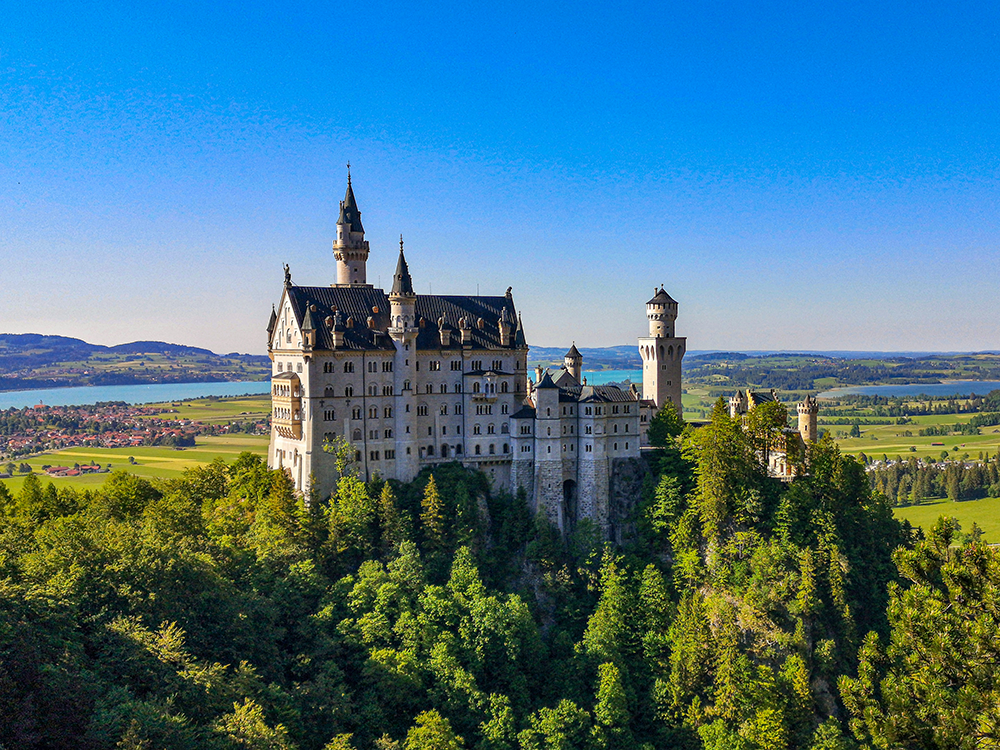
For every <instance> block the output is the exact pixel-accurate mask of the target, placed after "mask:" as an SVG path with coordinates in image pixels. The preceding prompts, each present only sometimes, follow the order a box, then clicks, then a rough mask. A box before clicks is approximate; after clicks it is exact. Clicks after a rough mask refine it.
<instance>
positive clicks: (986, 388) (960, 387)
mask: <svg viewBox="0 0 1000 750" xmlns="http://www.w3.org/2000/svg"><path fill="white" fill-rule="evenodd" d="M998 388H1000V381H997V380H949V381H946V382H944V383H911V384H907V385H852V386H849V387H847V388H834V389H833V390H832V391H823V392H822V393H820V394H819V396H818V398H837V396H847V395H854V394H859V395H864V396H919V395H921V394H926V395H928V396H956V395H958V396H968V395H970V394H973V393H974V394H976V395H977V396H985V395H986V394H987V393H989V392H990V391H995V390H997V389H998Z"/></svg>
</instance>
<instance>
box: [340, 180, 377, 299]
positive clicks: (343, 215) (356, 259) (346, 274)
mask: <svg viewBox="0 0 1000 750" xmlns="http://www.w3.org/2000/svg"><path fill="white" fill-rule="evenodd" d="M333 257H334V258H336V260H337V285H338V286H347V285H350V286H362V285H364V286H367V284H366V278H367V269H366V264H367V263H368V242H367V241H366V240H365V228H364V226H363V225H362V223H361V210H360V209H359V208H358V202H357V200H356V199H355V198H354V187H353V186H352V185H351V170H350V167H348V170H347V193H346V194H345V195H344V200H342V201H341V202H340V216H339V218H338V219H337V238H336V239H335V240H334V241H333Z"/></svg>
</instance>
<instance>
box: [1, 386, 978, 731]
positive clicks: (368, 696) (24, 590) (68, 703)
mask: <svg viewBox="0 0 1000 750" xmlns="http://www.w3.org/2000/svg"><path fill="white" fill-rule="evenodd" d="M773 429H775V425H772V424H770V423H769V422H768V421H767V420H759V421H758V422H756V423H753V424H749V425H741V424H740V423H738V422H737V421H735V420H732V419H730V418H729V416H728V414H727V412H726V410H725V408H724V407H723V405H722V404H721V403H720V404H719V405H717V407H716V409H715V412H714V414H713V418H712V420H711V422H710V424H708V425H707V426H705V427H702V428H700V429H697V430H693V429H691V428H690V427H687V428H684V426H683V425H682V424H681V423H680V422H679V420H677V419H676V415H670V414H667V415H665V416H664V417H663V418H661V420H660V422H658V423H657V425H656V429H654V432H653V434H654V436H655V437H656V440H657V442H658V443H659V444H660V449H659V450H658V451H656V453H655V455H654V456H653V457H651V459H650V465H651V472H650V475H649V477H648V479H647V483H646V487H645V488H644V491H643V497H642V498H641V499H640V500H639V502H637V504H636V512H635V518H634V519H633V521H634V528H635V529H636V532H635V535H634V537H633V538H632V539H631V541H630V542H629V543H628V544H626V545H625V546H622V547H613V546H611V545H607V544H605V543H604V542H603V541H602V534H601V530H600V529H597V528H595V527H594V526H592V525H589V524H587V523H586V522H582V523H580V524H579V525H578V526H577V528H575V529H574V530H573V531H572V533H570V534H568V535H567V536H566V537H562V536H560V534H559V533H558V532H557V531H556V530H555V529H554V528H553V527H551V526H550V525H549V524H548V523H547V522H546V521H545V520H544V519H543V518H540V517H539V518H533V517H532V516H531V514H530V512H529V509H528V505H527V503H526V501H525V498H524V496H523V495H519V494H518V495H510V494H508V493H503V492H494V491H492V490H491V488H490V486H489V484H488V483H487V481H486V479H485V477H483V475H481V474H477V473H474V472H470V471H468V470H466V469H463V468H462V467H461V466H459V465H457V464H448V465H442V466H438V467H435V469H434V471H433V474H431V473H430V472H425V473H422V474H421V475H420V476H419V477H418V478H417V479H416V480H415V481H414V482H412V483H409V484H405V485H403V484H398V483H394V482H371V483H367V484H366V483H365V482H363V481H362V480H361V479H359V478H358V477H357V476H355V475H354V474H353V473H352V470H351V466H350V464H349V462H348V461H347V460H346V456H347V454H346V453H343V452H341V453H339V454H338V461H339V462H340V468H341V470H342V478H341V480H340V482H339V483H338V486H337V490H336V492H335V494H334V495H333V496H332V497H330V498H320V497H310V498H302V497H298V496H297V495H296V494H295V493H294V492H293V488H292V485H291V482H290V480H289V479H288V477H287V476H286V475H285V474H284V473H283V472H281V471H270V470H268V469H267V467H266V466H265V465H264V464H263V462H262V461H261V460H260V459H259V458H257V457H254V456H251V455H249V454H245V455H243V456H241V457H240V458H239V459H238V460H236V461H234V462H233V463H231V464H228V465H227V464H225V463H223V462H221V461H219V462H216V463H215V464H212V465H211V466H208V467H206V468H201V469H194V470H191V471H189V472H188V473H187V474H186V475H185V476H184V477H183V478H181V479H178V480H171V481H164V482H160V483H151V482H149V481H146V480H144V479H140V478H138V477H135V476H133V475H130V474H127V473H118V474H115V475H113V476H112V477H111V478H110V479H109V480H108V482H107V483H106V484H105V485H104V486H103V487H102V488H101V489H100V490H97V491H85V492H78V491H74V490H71V489H59V490H57V489H56V488H55V487H54V486H53V485H51V484H47V485H43V484H42V483H41V482H40V481H39V480H38V478H37V477H35V476H30V477H28V478H27V479H26V481H25V483H24V486H23V488H22V490H21V491H20V492H19V493H18V494H17V495H16V496H10V495H9V494H8V493H7V491H6V490H5V489H3V487H2V486H0V512H2V521H0V590H2V593H0V745H2V746H3V747H5V748H49V747H68V746H72V747H79V748H116V747H119V748H219V749H220V750H221V749H224V748H302V749H306V748H317V749H318V748H326V749H327V750H332V749H334V748H340V749H342V750H344V749H347V748H354V749H355V750H362V749H367V748H377V749H379V750H390V749H391V748H401V749H404V750H420V749H422V748H428V749H429V748H435V749H440V748H468V749H473V748H475V749H476V750H536V749H537V750H542V749H548V748H553V749H554V748H560V749H562V748H565V749H570V748H581V749H586V750H597V749H599V748H622V749H624V750H628V749H630V748H634V749H636V750H639V749H640V748H674V747H675V748H691V749H692V750H693V749H695V748H704V749H705V750H728V749H729V748H744V749H745V750H758V749H759V750H765V749H768V750H770V749H771V748H802V749H803V750H805V749H810V750H820V749H828V750H834V749H837V748H841V749H846V748H854V747H857V746H858V743H861V746H864V747H868V746H870V747H895V746H911V747H942V748H943V747H958V746H959V745H949V744H946V743H947V742H950V741H952V740H953V739H954V738H956V737H958V736H960V735H961V732H963V731H965V730H969V729H970V728H972V729H975V731H976V732H978V734H977V735H976V736H977V737H992V736H993V735H992V734H991V732H992V731H993V730H992V727H993V726H996V724H995V723H994V724H992V725H988V726H987V725H986V724H976V722H977V721H980V720H982V721H986V720H987V719H988V718H989V717H990V716H991V714H990V712H991V711H993V712H995V711H996V709H995V708H994V706H995V705H996V701H995V700H993V699H992V698H989V697H988V696H991V695H996V694H997V693H996V692H995V690H996V685H995V684H994V681H993V677H992V670H991V669H989V668H988V665H989V664H990V661H989V660H990V659H991V658H993V656H994V651H992V650H985V651H984V650H983V649H982V648H981V647H980V646H981V644H980V640H981V638H982V636H983V634H984V633H985V632H986V630H985V629H984V628H986V626H987V625H988V624H989V623H990V622H994V621H993V620H989V619H988V618H989V617H993V616H994V615H995V613H994V611H993V609H992V604H991V603H992V602H993V601H994V600H995V599H996V596H995V593H994V592H993V589H991V588H990V587H991V586H992V585H993V583H994V582H995V580H996V578H997V572H996V571H997V562H996V560H995V559H994V556H993V554H992V552H991V551H990V550H989V549H988V548H986V547H985V546H983V545H981V544H980V543H979V542H978V541H977V540H975V539H970V540H968V541H967V542H966V544H965V546H963V547H961V548H958V550H957V551H955V549H953V548H949V546H948V545H949V543H950V542H951V541H952V537H951V536H950V535H949V534H950V532H949V531H948V528H950V527H947V526H945V527H943V530H941V531H940V532H939V533H936V534H935V535H934V536H933V538H932V539H931V540H929V541H927V542H924V541H921V540H919V539H918V538H917V536H916V534H914V532H912V531H911V530H910V529H909V528H908V527H905V526H903V525H900V524H899V523H898V522H897V521H895V520H894V519H893V517H892V514H891V509H890V504H889V502H888V501H887V500H886V499H885V498H884V497H883V496H882V495H880V494H877V493H873V492H872V490H871V485H870V482H869V481H868V478H867V477H866V475H865V472H864V468H863V466H862V465H861V464H859V463H858V462H856V461H855V460H854V459H852V458H850V457H845V456H842V455H840V454H839V452H838V451H837V449H836V447H835V446H834V445H833V443H832V442H831V441H829V440H824V441H821V442H820V443H819V444H816V445H814V446H812V447H811V448H810V450H809V452H808V454H807V455H805V456H803V457H801V459H800V460H801V461H802V462H803V466H804V468H805V471H804V473H803V475H802V476H801V477H800V478H798V479H796V480H795V481H793V482H791V483H787V484H783V483H780V482H777V481H776V480H773V479H771V478H769V477H768V476H767V474H766V472H765V470H764V468H763V466H762V465H761V461H760V446H761V445H764V444H766V441H767V440H768V439H769V438H768V431H769V430H773ZM894 554H895V560H894V559H893V555H894ZM966 574H967V575H966ZM987 594H989V596H987ZM973 600H974V601H975V602H980V601H981V602H984V603H983V604H978V603H973ZM951 601H954V602H961V606H955V607H953V608H951V609H950V610H949V611H947V612H946V611H944V610H943V609H942V607H944V606H945V604H946V603H947V602H951ZM925 611H926V612H928V613H930V615H933V617H936V618H937V619H928V620H927V623H928V624H929V625H933V626H941V627H946V626H947V627H948V631H947V632H948V634H949V640H948V641H947V643H943V642H939V641H935V642H934V644H928V643H923V642H922V641H921V639H922V638H925V637H927V633H929V632H931V631H928V630H926V628H925V627H924V626H923V625H922V617H923V613H924V612H925ZM990 632H992V631H990ZM977 639H979V640H977ZM883 644H888V646H884V645H883ZM913 648H921V649H922V651H921V661H920V662H919V663H917V662H914V660H913V659H912V658H911V657H910V649H913ZM859 653H860V661H859ZM956 656H963V657H964V656H969V658H970V659H971V661H969V663H968V665H967V666H966V665H965V664H964V663H963V664H957V663H956V662H955V660H954V659H955V657H956ZM920 670H923V671H924V672H927V671H928V670H929V672H928V674H930V675H931V677H932V678H933V679H930V678H928V680H925V681H924V682H921V683H920V687H907V686H906V685H905V684H904V683H905V682H906V680H907V679H908V677H909V676H910V675H912V674H915V673H916V672H917V671H920ZM966 685H969V686H972V688H970V689H974V691H976V693H975V695H974V696H967V695H965V693H963V692H962V691H963V690H965V686H966ZM991 690H992V691H994V692H986V693H980V692H979V691H991ZM984 696H985V697H984ZM907 701H918V702H920V703H921V705H922V706H925V708H922V709H921V711H919V712H916V713H914V715H913V716H909V717H907V718H906V719H905V720H903V719H898V718H896V712H898V711H899V710H900V707H901V706H903V705H906V702H907ZM956 707H958V708H956ZM953 709H954V710H953ZM959 709H960V710H959ZM887 717H888V718H887ZM945 725H947V727H946V728H944V729H942V728H941V727H945ZM963 741H964V740H963ZM935 743H936V744H935ZM967 746H969V747H972V746H982V745H972V744H968V743H967Z"/></svg>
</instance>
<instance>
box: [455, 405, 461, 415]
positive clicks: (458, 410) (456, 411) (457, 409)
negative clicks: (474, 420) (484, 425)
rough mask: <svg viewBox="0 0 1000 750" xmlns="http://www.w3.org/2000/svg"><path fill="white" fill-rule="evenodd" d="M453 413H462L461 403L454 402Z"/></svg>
mask: <svg viewBox="0 0 1000 750" xmlns="http://www.w3.org/2000/svg"><path fill="white" fill-rule="evenodd" d="M455 413H456V414H461V413H462V405H461V404H455Z"/></svg>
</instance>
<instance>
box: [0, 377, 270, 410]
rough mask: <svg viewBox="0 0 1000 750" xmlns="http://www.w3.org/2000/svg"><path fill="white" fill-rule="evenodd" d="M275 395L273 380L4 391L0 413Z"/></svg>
mask: <svg viewBox="0 0 1000 750" xmlns="http://www.w3.org/2000/svg"><path fill="white" fill-rule="evenodd" d="M270 392H271V381H269V380H236V381H232V382H226V383H157V384H155V385H148V384H144V385H90V386H80V387H76V388H43V389H38V390H33V391H0V409H11V408H13V409H23V408H24V407H26V406H35V405H36V404H38V403H43V404H46V405H47V406H81V405H83V404H96V403H97V402H98V401H124V402H126V403H129V404H159V403H163V402H166V401H181V400H182V399H186V398H204V397H205V396H242V395H243V394H245V393H252V394H264V393H270Z"/></svg>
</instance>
